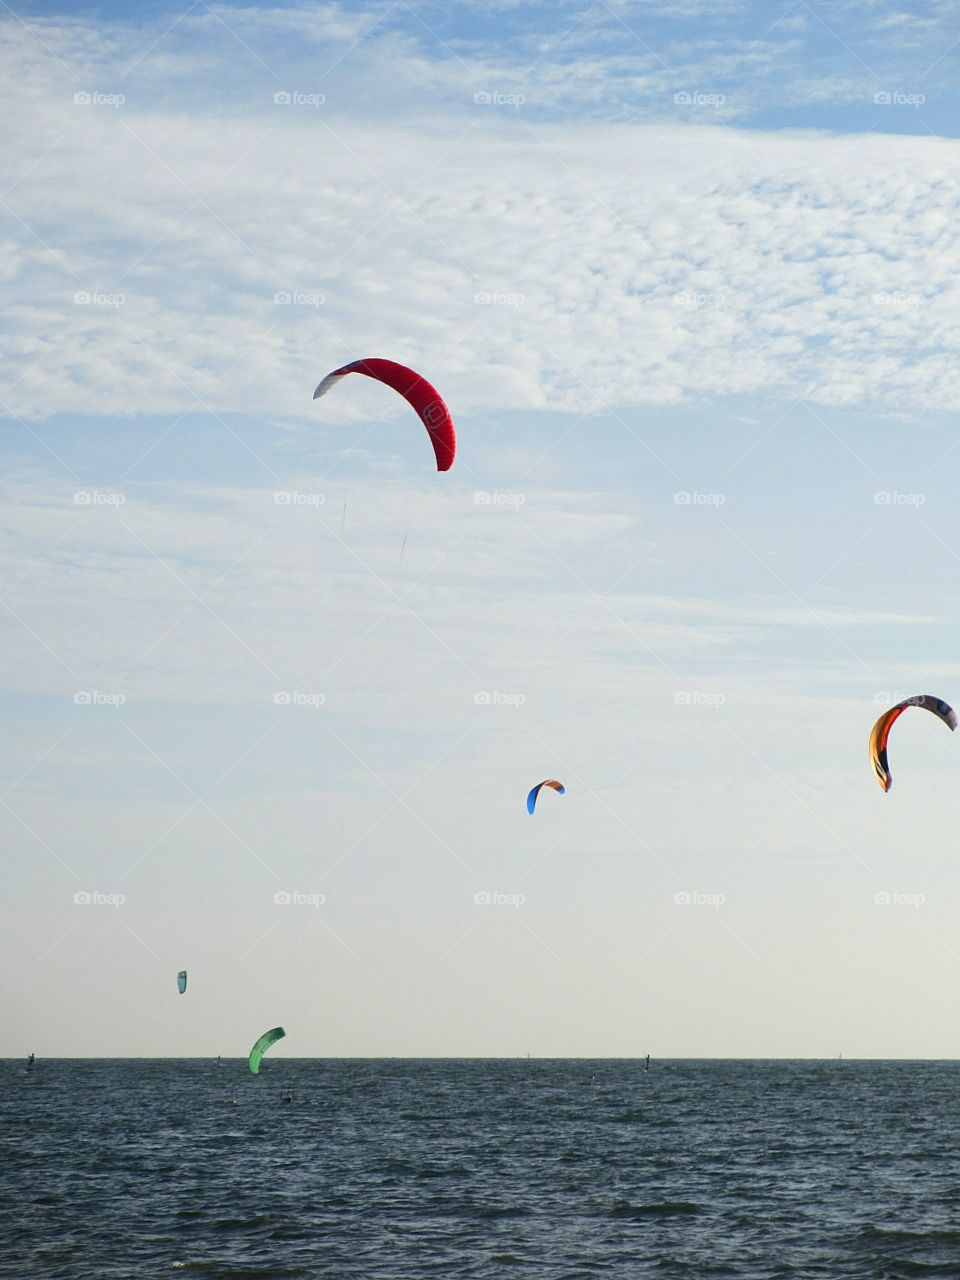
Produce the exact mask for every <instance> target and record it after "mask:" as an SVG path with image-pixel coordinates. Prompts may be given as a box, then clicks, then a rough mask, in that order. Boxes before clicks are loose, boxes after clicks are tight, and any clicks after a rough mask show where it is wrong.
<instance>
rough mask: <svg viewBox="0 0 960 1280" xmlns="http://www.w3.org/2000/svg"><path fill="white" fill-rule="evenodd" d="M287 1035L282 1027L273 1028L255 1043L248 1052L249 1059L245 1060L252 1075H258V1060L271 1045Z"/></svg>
mask: <svg viewBox="0 0 960 1280" xmlns="http://www.w3.org/2000/svg"><path fill="white" fill-rule="evenodd" d="M286 1034H287V1033H286V1032H285V1031H284V1029H283V1027H274V1028H273V1029H272V1030H271V1031H265V1032H264V1033H263V1035H262V1036H261V1037H260V1039H259V1040H258V1041H257V1043H256V1044H255V1045H254V1046H253V1048H252V1049H251V1050H250V1057H249V1058H248V1059H247V1066H248V1067H249V1068H250V1072H251V1074H252V1075H259V1073H260V1059H261V1058H262V1057H263V1055H264V1054H265V1053H266V1052H267V1050H268V1049H269V1048H270V1046H271V1045H272V1044H276V1043H277V1041H278V1040H282V1039H283V1037H284V1036H285V1035H286Z"/></svg>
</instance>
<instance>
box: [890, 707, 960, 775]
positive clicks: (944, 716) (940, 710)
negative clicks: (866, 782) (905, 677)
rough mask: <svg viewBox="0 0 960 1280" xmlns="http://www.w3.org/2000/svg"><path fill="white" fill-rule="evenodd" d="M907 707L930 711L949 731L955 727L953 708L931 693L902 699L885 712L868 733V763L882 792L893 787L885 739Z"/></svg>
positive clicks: (955, 719) (955, 717)
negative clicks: (871, 766)
mask: <svg viewBox="0 0 960 1280" xmlns="http://www.w3.org/2000/svg"><path fill="white" fill-rule="evenodd" d="M908 707H922V708H923V709H924V711H932V712H933V714H934V715H935V716H939V717H940V719H941V720H942V721H943V723H944V724H945V725H946V726H947V727H948V728H949V729H956V727H957V713H956V712H955V711H954V709H953V707H951V706H950V704H949V703H947V702H944V701H943V699H942V698H935V697H934V696H933V694H932V693H918V694H917V695H916V696H915V697H913V698H904V700H903V702H898V703H897V705H896V706H895V707H891V708H890V710H889V711H885V712H884V713H883V715H882V716H881V717H880V719H879V720H878V721H877V723H876V724H875V725H874V726H873V728H872V729H871V731H870V762H871V763H872V765H873V770H874V773H876V775H877V781H878V782H879V783H880V785H881V787H883V789H884V791H889V790H890V788H891V787H892V786H893V777H892V775H891V773H890V765H889V764H888V762H887V739H888V738H889V737H890V730H891V729H892V727H893V724H894V722H895V721H896V720H898V719H899V718H900V716H902V715H903V713H904V712H905V711H906V710H907V708H908Z"/></svg>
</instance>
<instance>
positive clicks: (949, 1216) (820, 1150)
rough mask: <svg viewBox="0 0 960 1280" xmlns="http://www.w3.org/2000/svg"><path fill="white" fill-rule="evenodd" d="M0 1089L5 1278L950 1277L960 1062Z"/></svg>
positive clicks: (184, 1066)
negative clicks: (959, 1063) (181, 1276)
mask: <svg viewBox="0 0 960 1280" xmlns="http://www.w3.org/2000/svg"><path fill="white" fill-rule="evenodd" d="M0 1071H2V1080H3V1087H2V1090H0V1142H2V1144H3V1151H4V1158H3V1162H2V1164H0V1240H2V1241H3V1249H2V1251H0V1274H2V1275H4V1276H17V1277H19V1278H20V1280H34V1278H36V1280H45V1278H46V1277H65V1278H69V1280H86V1278H87V1277H89V1278H90V1280H94V1278H95V1280H118V1278H120V1277H123V1278H124V1280H126V1278H128V1277H129V1278H130V1280H134V1278H136V1280H148V1278H150V1277H155V1276H169V1277H175V1276H178V1275H183V1276H185V1277H188V1276H193V1275H196V1276H205V1277H223V1280H227V1278H228V1277H236V1278H237V1280H239V1278H241V1277H269V1278H270V1280H274V1278H276V1280H283V1278H285V1277H291V1278H292V1277H329V1278H330V1280H350V1278H352V1277H358V1278H360V1277H362V1278H363V1280H393V1278H394V1277H410V1278H411V1280H426V1278H427V1277H431V1276H442V1277H445V1278H449V1280H459V1277H465V1278H466V1277H469V1278H471V1280H480V1278H482V1280H488V1278H489V1280H504V1278H506V1277H513V1276H524V1277H530V1278H531V1280H541V1278H543V1280H564V1278H565V1280H574V1278H576V1280H580V1278H581V1277H583V1278H586V1277H594V1276H604V1277H617V1278H619V1277H623V1278H624V1280H627V1278H630V1280H636V1278H641V1277H657V1280H669V1278H671V1277H678V1278H679V1277H691V1278H692V1277H697V1278H699V1277H735V1278H736V1280H767V1278H768V1277H778V1278H783V1280H787V1278H791V1280H792V1278H794V1277H796V1278H797V1280H800V1278H803V1280H820V1278H823V1280H839V1278H840V1277H851V1276H856V1277H863V1278H864V1280H883V1278H884V1277H913V1276H953V1277H960V1158H958V1157H960V1120H958V1116H960V1105H958V1104H960V1065H957V1064H954V1063H952V1062H951V1063H929V1062H928V1063H903V1062H897V1063H878V1062H870V1063H867V1062H728V1061H723V1062H719V1061H715V1062H707V1061H700V1062H695V1061H683V1062H654V1063H653V1064H652V1067H651V1070H650V1072H649V1073H645V1072H644V1070H643V1063H642V1062H629V1061H613V1062H600V1061H594V1062H572V1061H569V1060H563V1061H529V1062H528V1061H517V1060H509V1061H491V1060H486V1061H477V1060H471V1061H412V1060H411V1061H402V1060H397V1059H389V1060H383V1061H370V1060H363V1061H344V1060H337V1061H317V1060H310V1061H306V1060H302V1061H296V1060H292V1059H283V1058H279V1057H277V1058H274V1060H273V1062H272V1064H271V1065H270V1067H269V1070H267V1071H265V1072H264V1074H262V1075H261V1076H260V1077H259V1078H256V1079H255V1078H254V1077H252V1076H250V1075H249V1074H248V1073H247V1071H246V1064H245V1063H244V1062H241V1061H238V1060H232V1061H229V1062H225V1063H224V1064H223V1066H222V1067H221V1068H219V1069H218V1068H217V1066H216V1064H214V1063H211V1062H201V1061H196V1060H189V1061H170V1060H166V1061H131V1060H126V1061H96V1062H94V1061H45V1062H38V1063H37V1066H36V1070H35V1071H34V1072H33V1074H32V1075H27V1074H25V1073H24V1071H23V1064H22V1063H19V1062H18V1063H12V1062H7V1063H4V1064H2V1067H0ZM287 1098H291V1099H292V1101H289V1102H288V1101H285V1099H287Z"/></svg>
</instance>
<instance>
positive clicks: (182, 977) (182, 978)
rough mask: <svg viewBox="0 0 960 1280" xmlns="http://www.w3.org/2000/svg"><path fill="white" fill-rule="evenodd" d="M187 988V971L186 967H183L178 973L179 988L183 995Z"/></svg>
mask: <svg viewBox="0 0 960 1280" xmlns="http://www.w3.org/2000/svg"><path fill="white" fill-rule="evenodd" d="M186 989H187V971H186V969H181V970H180V972H179V973H178V974H177V990H178V991H179V992H180V994H181V995H183V993H184V992H185V991H186Z"/></svg>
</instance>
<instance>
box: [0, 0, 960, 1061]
mask: <svg viewBox="0 0 960 1280" xmlns="http://www.w3.org/2000/svg"><path fill="white" fill-rule="evenodd" d="M0 34H2V38H3V58H4V62H5V69H6V75H5V76H4V78H3V84H4V88H3V90H2V92H3V94H4V98H5V101H4V120H5V121H6V127H7V131H8V134H9V150H10V153H11V156H12V165H11V174H12V176H11V178H10V180H9V181H8V182H7V184H6V186H5V189H4V190H3V192H2V193H0V235H2V237H3V244H4V250H5V252H4V255H3V287H4V291H5V303H6V305H5V306H4V309H3V312H2V315H3V320H2V325H3V335H4V341H3V344H2V346H0V412H2V413H3V415H4V430H3V433H2V440H3V454H4V459H3V461H4V466H3V475H4V480H3V486H2V493H0V626H2V628H3V644H4V653H5V657H6V661H5V663H4V665H3V685H2V688H0V715H2V716H3V721H4V724H3V732H4V741H5V742H6V744H7V748H6V751H5V754H4V758H3V765H2V778H0V796H2V799H0V832H2V840H3V846H4V861H3V867H4V872H3V874H4V893H3V906H2V910H3V931H2V938H3V942H2V944H0V946H2V948H3V951H2V954H0V959H2V963H3V965H4V969H5V972H7V973H8V974H10V975H12V977H13V981H12V982H11V983H10V984H8V986H7V988H6V991H5V1001H6V1002H7V1005H6V1009H5V1017H4V1019H3V1020H2V1023H3V1027H4V1033H3V1034H4V1039H3V1042H2V1046H0V1048H2V1051H3V1052H5V1053H8V1054H12V1055H17V1054H19V1053H21V1052H24V1053H26V1052H28V1051H30V1050H34V1051H36V1052H37V1053H38V1054H39V1055H41V1056H52V1055H55V1054H58V1053H62V1054H81V1055H83V1054H98V1053H105V1054H125V1053H131V1054H162V1053H172V1054H184V1055H194V1054H197V1055H205V1054H209V1055H216V1054H217V1053H222V1054H224V1055H234V1054H240V1053H243V1052H245V1051H246V1049H247V1048H248V1047H249V1043H252V1040H253V1038H254V1037H255V1036H256V1035H257V1034H258V1033H259V1031H261V1030H262V1029H263V1027H264V1026H267V1025H275V1024H276V1023H278V1022H282V1023H283V1024H284V1025H285V1026H286V1028H287V1032H288V1037H287V1040H286V1041H285V1042H284V1044H283V1045H281V1046H279V1048H278V1050H277V1052H285V1053H289V1054H293V1055H300V1056H309V1055H325V1054H331V1055H334V1054H342V1055H351V1054H413V1055H415V1054H424V1055H429V1054H494V1055H498V1054H512V1053H526V1052H528V1051H530V1052H532V1053H534V1054H573V1055H583V1056H600V1055H604V1054H628V1055H629V1054H642V1053H646V1052H651V1053H654V1054H655V1055H657V1056H667V1055H670V1054H694V1055H702V1056H713V1055H718V1056H722V1055H728V1054H733V1055H743V1056H752V1055H758V1056H765V1055H778V1054H785V1055H793V1054H796V1055H813V1056H818V1055H820V1054H823V1055H826V1056H831V1055H833V1054H835V1053H837V1052H840V1051H842V1052H844V1053H845V1055H847V1056H857V1055H858V1054H862V1055H864V1056H899V1055H903V1056H956V1055H957V1054H958V1053H960V1032H957V1031H956V1030H955V1029H954V1020H953V1018H952V1013H951V1010H952V1007H953V1001H954V991H955V988H956V982H957V979H958V977H960V972H958V970H960V952H958V951H957V950H956V948H955V945H954V940H953V939H954V933H955V929H954V927H953V926H954V922H955V917H956V909H957V904H958V894H960V877H958V875H957V873H956V871H955V855H956V851H957V839H956V834H955V827H956V799H955V791H954V789H953V787H952V785H951V784H952V781H953V777H954V776H955V774H954V772H953V771H954V770H955V768H956V762H955V760H954V758H953V754H952V753H953V752H954V751H955V750H956V749H957V744H956V742H955V741H951V740H950V738H949V736H948V735H947V734H946V732H945V731H944V730H943V729H942V726H939V725H938V724H937V723H936V722H935V721H933V720H932V719H931V718H930V717H924V716H922V715H920V714H919V713H916V714H911V715H908V716H906V717H904V719H903V720H902V721H900V723H899V724H898V725H897V728H896V731H895V732H896V740H895V742H894V743H893V746H892V750H891V759H892V765H893V772H894V778H895V783H894V790H893V791H892V792H891V794H890V795H889V796H883V795H882V794H881V793H880V791H879V788H877V786H876V783H875V781H874V779H873V777H872V774H871V772H870V769H869V766H868V764H867V761H866V738H867V733H868V732H869V728H870V725H871V724H872V722H873V720H874V719H875V717H876V715H877V714H878V713H879V710H880V709H881V708H882V706H883V705H884V704H885V703H889V702H892V701H894V700H896V699H898V698H900V697H905V696H908V695H910V694H913V693H919V692H932V693H936V694H938V695H940V696H943V697H945V698H947V699H948V700H950V701H952V702H954V703H955V704H956V703H957V702H958V700H960V687H958V685H960V662H958V661H957V657H956V647H955V638H956V633H957V632H956V628H957V623H958V620H960V590H958V588H957V585H956V584H957V581H958V575H957V569H958V561H960V554H958V545H960V543H958V532H960V529H958V520H957V517H956V512H955V503H954V493H955V487H956V486H955V467H956V463H957V457H958V450H957V446H956V429H955V428H956V410H957V407H958V402H960V379H958V377H957V373H956V368H957V366H956V352H957V337H956V335H957V332H958V325H957V321H958V319H960V294H958V291H957V286H956V279H957V270H956V268H957V263H958V260H960V239H958V234H957V230H956V228H957V226H958V225H960V224H958V217H957V214H958V205H960V181H958V179H957V177H956V174H957V172H958V169H957V160H958V153H957V146H958V144H957V142H956V141H955V140H954V137H953V134H954V132H955V113H956V108H955V106H954V105H953V103H954V101H955V92H954V90H955V80H956V74H955V68H956V57H957V51H958V50H960V44H957V43H956V42H957V41H958V39H960V27H958V25H957V22H956V18H955V16H954V15H953V13H952V12H951V9H950V7H949V6H947V5H940V4H923V5H921V4H917V5H912V6H910V7H909V8H907V7H898V6H895V5H886V4H880V3H870V4H867V3H864V4H843V5H841V4H835V5H834V4H831V5H827V4H817V5H815V4H806V3H799V4H792V5H787V6H784V8H783V9H782V10H781V9H779V8H776V9H771V8H770V7H769V6H760V5H756V6H752V5H740V4H735V3H729V4H711V5H700V4H697V3H689V4H680V5H673V6H667V5H660V4H622V5H616V4H597V5H593V6H583V5H559V6H558V5H543V6H539V5H530V6H525V5H511V4H497V5H494V4H491V5H486V6H482V5H477V6H455V7H453V8H452V9H450V8H448V7H446V6H439V5H438V6H430V5H413V4H406V3H402V4H396V5H381V6H371V7H357V6H349V5H340V6H338V5H273V6H269V7H268V6H257V5H243V4H239V5H230V6H227V5H224V6H210V5H205V4H202V3H200V4H196V5H193V6H182V7H179V8H177V7H173V8H170V9H169V10H166V11H163V12H162V13H161V12H159V11H158V10H157V9H156V8H154V7H150V8H146V9H143V10H138V8H137V7H135V6H129V5H124V6H122V7H120V6H101V7H98V8H97V9H96V10H93V9H91V10H89V11H85V10H83V9H80V8H77V7H75V6H71V7H70V9H69V12H64V11H63V10H62V9H57V8H56V7H54V6H47V5H33V6H29V5H21V6H19V7H5V9H4V11H3V15H2V16H0ZM363 355H383V356H388V357H390V358H393V359H398V360H402V361H405V362H408V363H410V364H413V365H414V366H416V367H417V368H419V369H422V370H423V372H424V373H426V374H427V375H428V376H429V377H430V378H431V380H433V381H434V382H435V383H436V384H437V385H438V386H439V387H440V388H441V389H442V391H443V394H444V395H445V397H446V398H447V400H448V402H449V404H450V406H451V408H452V410H453V413H454V416H455V418H456V422H457V429H458V435H459V443H460V449H459V454H458V458H457V462H456V465H455V467H454V469H453V470H452V471H451V472H449V473H448V474H445V475H438V474H437V473H436V472H435V471H433V470H432V453H431V450H430V447H429V442H428V440H427V439H426V436H425V435H424V433H423V432H422V429H421V428H420V427H419V424H418V423H417V421H416V419H415V418H413V417H412V415H411V414H410V412H409V410H408V409H407V408H406V406H404V405H403V404H402V402H398V401H397V400H396V398H395V397H394V396H392V395H391V394H390V393H389V392H387V391H385V390H384V389H382V388H378V387H376V386H374V385H372V384H369V383H366V382H364V381H363V380H361V379H351V380H347V381H346V382H344V383H343V384H341V385H340V386H339V387H338V388H337V389H336V391H335V393H331V395H330V396H328V397H326V398H325V399H323V400H322V401H319V402H317V403H314V402H312V400H311V395H312V391H313V388H314V386H315V385H316V383H317V381H318V380H319V378H320V377H321V376H322V375H323V374H324V373H326V372H327V371H328V370H330V369H331V368H334V367H337V366H338V365H340V364H342V363H344V362H346V361H347V360H350V359H355V358H357V357H359V356H363ZM547 776H553V777H559V778H561V779H563V781H564V782H565V783H566V784H567V794H566V795H565V796H563V797H558V796H554V795H548V796H545V797H544V798H543V800H542V802H541V805H540V807H539V808H538V811H537V814H536V817H535V818H534V819H530V818H528V816H527V814H526V811H525V807H524V798H525V795H526V792H527V790H528V788H529V787H530V786H531V785H532V784H533V783H534V782H536V781H538V780H539V779H540V778H543V777H547ZM78 893H79V894H81V895H83V894H91V895H95V896H96V895H99V896H98V897H96V898H95V900H94V901H92V902H83V901H80V902H75V900H74V897H75V895H76V894H78ZM285 893H286V894H291V895H297V894H299V895H300V897H301V899H302V900H297V901H294V902H290V903H286V902H283V901H281V902H276V901H275V897H276V895H277V894H281V895H282V894H285ZM477 894H489V895H491V896H492V897H493V898H494V901H492V902H484V901H481V902H479V903H478V902H476V901H475V895H477ZM321 897H322V899H323V901H322V902H321V901H320V900H319V899H320V898H321ZM120 898H122V901H118V899H120ZM308 899H309V900H308ZM520 899H522V901H519V900H520ZM181 968H187V969H188V970H189V972H190V974H191V978H190V987H189V991H188V995H187V996H185V997H183V998H182V999H181V998H180V997H179V996H178V995H177V992H176V985H175V979H176V973H177V971H178V970H179V969H181ZM894 1011H895V1014H894Z"/></svg>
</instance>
